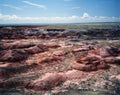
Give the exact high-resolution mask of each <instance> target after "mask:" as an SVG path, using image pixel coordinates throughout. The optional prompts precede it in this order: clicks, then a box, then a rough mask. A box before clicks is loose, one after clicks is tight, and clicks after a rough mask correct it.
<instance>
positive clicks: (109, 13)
mask: <svg viewBox="0 0 120 95" xmlns="http://www.w3.org/2000/svg"><path fill="white" fill-rule="evenodd" d="M119 6H120V0H0V23H1V24H2V23H3V24H6V23H80V22H116V21H120V12H119V11H120V7H119Z"/></svg>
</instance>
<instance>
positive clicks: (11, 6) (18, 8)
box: [3, 4, 22, 10]
mask: <svg viewBox="0 0 120 95" xmlns="http://www.w3.org/2000/svg"><path fill="white" fill-rule="evenodd" d="M3 6H4V7H8V8H12V9H15V10H22V8H20V7H16V6H13V5H9V4H3Z"/></svg>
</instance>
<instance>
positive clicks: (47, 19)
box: [0, 13, 120, 23]
mask: <svg viewBox="0 0 120 95" xmlns="http://www.w3.org/2000/svg"><path fill="white" fill-rule="evenodd" d="M0 21H4V22H5V21H6V22H7V21H13V22H21V21H22V22H31V23H32V22H38V23H72V22H76V23H80V22H120V17H105V16H90V15H89V14H88V13H83V15H82V16H76V15H73V16H67V17H60V16H58V17H28V16H26V17H23V16H17V15H5V14H0Z"/></svg>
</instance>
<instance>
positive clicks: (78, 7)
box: [72, 7, 80, 9]
mask: <svg viewBox="0 0 120 95" xmlns="http://www.w3.org/2000/svg"><path fill="white" fill-rule="evenodd" d="M72 9H80V7H72Z"/></svg>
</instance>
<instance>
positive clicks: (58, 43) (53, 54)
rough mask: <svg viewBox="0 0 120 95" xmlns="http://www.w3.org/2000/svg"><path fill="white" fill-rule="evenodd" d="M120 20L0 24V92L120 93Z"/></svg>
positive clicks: (14, 94)
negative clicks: (107, 21)
mask: <svg viewBox="0 0 120 95" xmlns="http://www.w3.org/2000/svg"><path fill="white" fill-rule="evenodd" d="M119 93H120V23H97V24H96V23H95V24H94V23H92V24H79V23H78V24H45V25H1V26H0V95H120V94H119Z"/></svg>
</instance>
